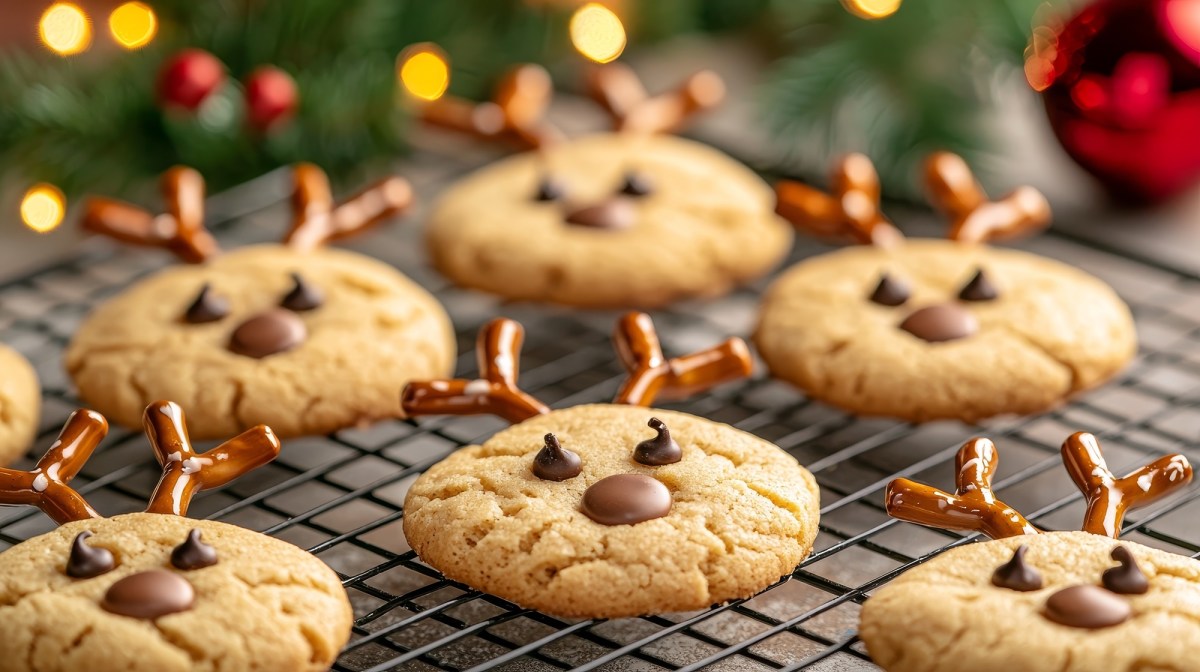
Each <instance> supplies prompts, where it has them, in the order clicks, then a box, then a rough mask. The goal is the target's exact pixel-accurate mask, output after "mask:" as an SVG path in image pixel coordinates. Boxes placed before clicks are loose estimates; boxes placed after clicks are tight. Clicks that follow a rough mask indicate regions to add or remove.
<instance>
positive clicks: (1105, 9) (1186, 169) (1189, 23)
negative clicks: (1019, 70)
mask: <svg viewBox="0 0 1200 672" xmlns="http://www.w3.org/2000/svg"><path fill="white" fill-rule="evenodd" d="M1030 52H1031V53H1030V56H1029V58H1028V59H1027V61H1026V74H1027V75H1028V78H1029V81H1030V84H1032V85H1033V87H1034V88H1035V89H1037V90H1039V91H1041V92H1042V95H1043V98H1044V101H1045V104H1046V111H1047V113H1048V115H1049V119H1050V124H1051V126H1052V127H1053V129H1054V132H1055V134H1056V135H1057V137H1058V139H1059V141H1060V142H1061V143H1062V146H1063V148H1064V149H1066V151H1067V153H1068V154H1070V155H1071V157H1072V158H1074V159H1075V161H1077V162H1078V163H1079V164H1080V165H1081V166H1083V167H1084V168H1085V169H1087V170H1088V171H1089V172H1090V173H1092V174H1093V175H1095V176H1096V177H1097V178H1098V179H1099V180H1100V181H1101V182H1102V183H1103V184H1104V185H1105V187H1106V188H1107V189H1108V190H1109V192H1110V193H1111V194H1113V196H1115V197H1117V198H1119V199H1121V200H1127V201H1136V202H1157V201H1162V200H1165V199H1167V198H1169V197H1171V196H1173V195H1175V194H1177V193H1179V192H1181V191H1183V190H1185V189H1187V188H1189V187H1191V186H1192V185H1193V184H1195V183H1196V182H1197V179H1198V178H1200V0H1098V1H1097V2H1095V3H1093V4H1091V5H1088V6H1087V7H1085V8H1084V9H1083V10H1082V11H1081V12H1080V13H1079V14H1077V15H1076V16H1075V17H1074V18H1072V19H1070V20H1069V21H1068V22H1066V23H1065V24H1063V25H1062V26H1061V27H1060V28H1058V29H1057V30H1053V29H1047V28H1040V29H1037V30H1035V31H1034V38H1033V43H1032V44H1031V49H1030Z"/></svg>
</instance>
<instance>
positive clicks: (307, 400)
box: [66, 245, 457, 438]
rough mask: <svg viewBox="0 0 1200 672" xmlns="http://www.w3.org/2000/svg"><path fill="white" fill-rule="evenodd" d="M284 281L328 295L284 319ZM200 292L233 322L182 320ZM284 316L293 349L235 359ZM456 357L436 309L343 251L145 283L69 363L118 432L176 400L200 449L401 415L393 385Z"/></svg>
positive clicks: (279, 250)
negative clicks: (242, 346)
mask: <svg viewBox="0 0 1200 672" xmlns="http://www.w3.org/2000/svg"><path fill="white" fill-rule="evenodd" d="M293 273H298V274H299V275H300V277H301V278H302V281H303V283H304V284H305V285H306V286H307V287H309V288H311V289H312V290H313V291H316V292H320V293H321V294H322V295H323V301H322V303H321V305H320V306H319V307H317V308H313V309H310V310H296V311H286V309H281V308H280V304H281V302H283V300H284V299H285V297H287V296H288V295H289V293H290V292H292V291H293V290H294V289H295V284H296V283H295V281H294V280H293V278H292V274H293ZM205 286H208V287H209V288H210V290H209V291H210V293H211V294H212V295H215V296H219V297H221V298H222V299H223V300H225V301H227V304H228V311H227V313H226V314H225V315H224V316H223V317H221V318H220V319H215V320H212V321H208V322H203V323H191V322H188V321H187V320H186V319H185V314H186V313H187V311H188V309H189V306H190V305H192V303H193V302H194V301H196V299H197V297H198V296H199V293H200V292H201V289H202V288H203V287H205ZM280 310H284V311H285V315H286V317H287V318H289V319H290V320H293V321H296V322H298V323H299V324H300V325H301V327H300V328H301V329H302V330H303V331H304V332H305V333H306V337H304V338H303V339H302V342H300V343H299V344H298V345H296V346H295V347H293V348H291V349H289V350H286V351H283V352H279V353H275V354H270V355H267V356H263V357H254V356H249V355H246V354H241V353H240V352H237V351H235V350H234V349H233V348H231V344H232V343H233V338H234V334H235V333H237V332H238V330H239V329H242V328H243V325H246V324H247V322H249V321H250V320H253V319H255V318H256V317H258V316H263V315H269V314H275V313H276V311H280ZM267 345H268V346H269V345H270V343H268V344H267ZM456 347H457V346H456V345H455V342H454V332H453V330H452V328H451V326H450V321H449V319H448V318H447V317H446V314H445V312H444V311H443V310H442V307H441V306H440V305H439V304H438V303H437V301H436V300H435V299H434V298H433V297H432V296H430V295H429V294H428V293H427V292H426V291H425V290H423V289H422V288H421V287H419V286H418V285H417V284H416V283H414V282H412V281H411V280H409V279H408V278H405V277H404V276H403V275H401V274H400V273H398V272H397V271H395V270H394V269H392V268H391V267H390V266H387V265H386V264H383V263H381V262H378V261H375V260H373V259H369V258H367V257H364V256H362V255H359V254H355V253H352V252H345V251H340V250H333V249H325V250H318V251H314V252H298V251H296V250H293V249H291V248H288V247H285V246H282V245H261V246H254V247H248V248H244V249H240V250H235V251H233V252H230V253H228V254H226V255H223V256H221V257H217V258H216V259H214V260H212V261H210V262H208V263H206V264H203V265H187V266H177V267H173V268H168V269H166V270H164V271H161V272H159V273H157V274H155V275H153V276H151V277H149V278H147V279H145V280H142V281H141V282H139V283H138V284H137V285H135V286H134V287H132V288H130V289H129V290H127V291H125V292H124V293H123V294H120V295H119V296H117V297H115V298H114V299H112V300H110V301H109V302H108V303H105V304H104V305H102V306H100V307H99V308H98V309H96V311H95V312H93V313H92V315H91V316H90V317H89V318H88V319H87V321H86V322H84V324H83V325H82V326H81V327H80V328H79V331H78V332H77V333H76V334H75V337H74V338H73V339H72V340H71V344H70V346H69V347H68V348H67V353H66V365H67V369H68V371H70V373H71V376H72V377H73V378H74V379H75V383H76V385H77V386H78V387H79V394H80V397H81V398H82V399H83V400H84V401H85V402H86V403H88V404H89V405H91V406H93V407H94V408H96V409H97V410H99V411H100V412H101V413H103V414H105V415H106V416H109V417H110V418H112V419H113V420H115V421H116V422H119V423H120V424H122V425H125V426H130V427H136V426H137V425H138V423H139V422H140V421H141V420H140V419H141V414H142V409H143V408H145V406H146V404H148V403H150V402H151V401H154V400H155V399H176V400H179V402H180V403H181V404H183V405H184V406H186V407H187V408H188V409H189V412H190V415H191V417H192V418H193V420H194V425H195V436H196V437H197V438H215V437H219V436H227V435H230V434H233V433H236V432H238V431H240V430H242V429H245V428H247V427H250V426H253V425H255V424H260V423H265V424H268V425H270V426H271V427H272V428H275V429H276V431H277V433H278V434H279V435H280V436H285V437H286V436H296V435H303V434H325V433H328V432H332V431H335V430H337V429H341V428H343V427H350V426H354V425H357V424H360V423H364V422H368V421H372V420H377V419H381V418H390V417H396V416H398V415H399V414H400V406H399V403H398V402H397V400H396V389H397V384H398V383H400V382H402V381H405V380H410V379H413V378H422V377H428V376H437V375H442V374H444V373H446V372H447V371H449V370H451V369H452V368H453V365H454V357H455V350H456Z"/></svg>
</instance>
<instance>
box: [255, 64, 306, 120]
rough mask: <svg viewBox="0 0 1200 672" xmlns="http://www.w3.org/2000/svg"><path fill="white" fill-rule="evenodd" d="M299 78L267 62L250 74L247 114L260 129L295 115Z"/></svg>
mask: <svg viewBox="0 0 1200 672" xmlns="http://www.w3.org/2000/svg"><path fill="white" fill-rule="evenodd" d="M297 97H298V96H297V92H296V80H294V79H292V76H291V75H289V74H287V73H286V72H284V71H283V70H280V69H279V68H276V67H274V66H270V65H264V66H263V67H261V68H258V69H257V70H255V71H254V72H252V73H250V76H249V77H247V78H246V116H247V120H248V121H249V122H250V125H251V126H252V127H253V128H255V129H258V130H260V131H263V130H267V129H268V128H270V127H271V126H274V125H275V124H276V123H278V122H280V121H283V120H285V119H287V118H288V117H290V116H292V113H293V112H295V110H296V99H297Z"/></svg>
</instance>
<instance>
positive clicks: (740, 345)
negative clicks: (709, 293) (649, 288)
mask: <svg viewBox="0 0 1200 672" xmlns="http://www.w3.org/2000/svg"><path fill="white" fill-rule="evenodd" d="M613 343H614V344H615V345H616V348H617V356H618V357H620V358H621V363H622V364H624V365H625V369H626V370H628V371H629V378H627V379H626V380H625V383H624V384H622V385H621V389H620V390H619V391H618V392H617V396H616V399H614V400H613V401H614V403H617V404H632V405H634V406H649V405H650V404H652V403H654V400H655V398H657V397H658V396H659V395H663V396H665V397H667V398H670V399H681V398H683V397H688V396H691V395H693V394H696V393H697V392H702V391H704V390H707V389H709V388H712V387H716V386H717V385H720V384H721V383H725V382H728V381H731V380H737V379H738V378H745V377H746V376H749V375H750V372H751V370H753V368H754V362H753V360H752V359H751V358H750V349H749V348H748V347H746V342H745V341H743V340H742V339H740V338H731V339H729V340H727V341H725V342H724V343H721V344H720V345H717V346H714V347H711V348H709V349H707V350H701V351H700V352H695V353H692V354H690V355H684V356H682V357H673V358H671V359H667V358H666V357H665V356H664V355H663V351H662V345H661V344H659V342H658V334H657V333H655V331H654V322H653V321H651V319H650V316H649V315H647V314H645V313H638V312H630V313H626V314H625V315H624V316H623V317H622V318H621V319H620V320H619V321H618V322H617V326H616V329H615V330H614V331H613Z"/></svg>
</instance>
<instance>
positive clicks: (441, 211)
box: [427, 133, 792, 308]
mask: <svg viewBox="0 0 1200 672" xmlns="http://www.w3.org/2000/svg"><path fill="white" fill-rule="evenodd" d="M774 205H775V199H774V196H773V194H772V193H771V190H770V188H769V187H768V186H767V185H766V184H765V183H764V182H763V181H762V180H761V179H760V178H759V177H758V176H757V175H755V174H754V173H753V172H752V171H750V170H749V169H748V168H746V167H745V166H743V165H742V164H740V163H738V162H736V161H735V160H733V159H731V158H730V157H728V156H726V155H725V154H723V153H721V152H719V151H717V150H715V149H712V148H710V147H707V146H704V145H701V144H699V143H696V142H692V141H689V140H684V139H682V138H678V137H672V136H663V135H642V134H637V133H611V134H599V135H592V136H587V137H583V138H578V139H572V140H565V141H562V142H560V143H556V144H553V145H550V146H549V147H546V148H543V149H541V150H539V151H537V152H529V153H525V154H520V155H517V156H513V157H509V158H507V159H504V160H501V161H499V162H497V163H495V164H492V165H490V166H487V167H485V168H483V169H481V170H479V171H477V172H475V173H474V174H472V175H470V176H468V177H466V178H464V179H463V180H462V181H460V182H459V183H458V184H456V185H454V186H452V187H451V188H450V189H448V190H447V191H446V192H445V193H444V194H443V195H442V196H441V198H440V199H439V201H438V203H437V204H436V206H435V207H434V209H433V212H432V214H431V215H430V218H429V220H428V223H427V227H428V228H427V239H428V244H429V250H430V255H431V257H432V259H433V263H434V265H435V266H436V267H437V269H438V270H439V271H441V272H442V273H443V274H445V275H446V276H447V277H449V278H450V279H451V280H452V281H454V282H455V283H457V284H459V285H462V286H465V287H470V288H475V289H480V290H483V291H486V292H490V293H493V294H498V295H500V296H503V297H505V298H509V299H520V300H530V301H539V302H548V303H558V304H566V305H571V306H579V307H585V308H612V307H643V308H646V307H657V306H664V305H667V304H669V303H672V302H674V301H678V300H681V299H685V298H691V297H708V296H716V295H720V294H724V293H726V292H728V291H730V289H731V288H733V287H735V286H737V285H739V284H743V283H746V282H749V281H751V280H754V279H755V278H758V277H760V276H762V275H763V274H765V273H766V272H767V271H769V270H770V269H772V268H774V267H775V266H776V265H777V264H778V263H779V262H780V261H781V260H782V259H783V257H784V255H786V254H787V251H788V249H789V248H790V245H791V241H792V232H791V229H790V227H789V226H788V225H787V223H786V222H785V221H784V220H782V219H781V218H780V217H778V216H777V215H776V214H775V213H774V211H773V209H774Z"/></svg>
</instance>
